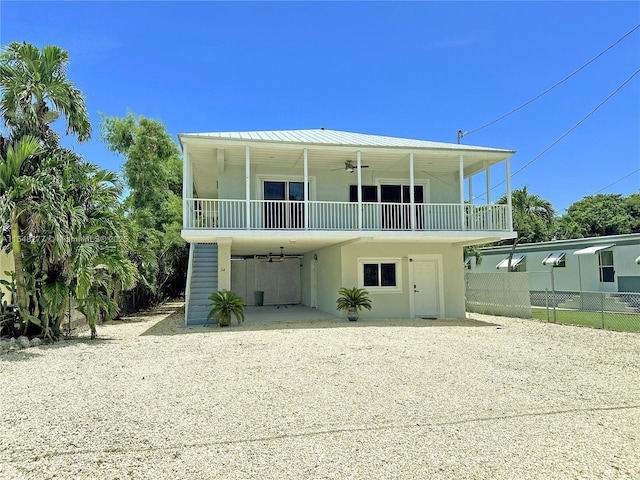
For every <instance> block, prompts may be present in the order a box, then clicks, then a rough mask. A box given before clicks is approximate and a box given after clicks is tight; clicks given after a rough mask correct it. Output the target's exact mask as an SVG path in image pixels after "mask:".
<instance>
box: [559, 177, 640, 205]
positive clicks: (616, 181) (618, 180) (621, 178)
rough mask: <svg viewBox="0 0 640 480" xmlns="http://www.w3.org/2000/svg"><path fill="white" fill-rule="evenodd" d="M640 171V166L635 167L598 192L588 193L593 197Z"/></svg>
mask: <svg viewBox="0 0 640 480" xmlns="http://www.w3.org/2000/svg"><path fill="white" fill-rule="evenodd" d="M638 172H640V168H637V169H635V170H634V171H633V172H630V173H627V174H626V175H624V176H622V177H620V178H619V179H617V180H615V181H614V182H611V183H610V184H609V185H607V186H606V187H602V188H601V189H600V190H598V191H597V192H596V193H592V194H591V195H588V196H589V197H593V196H594V195H597V194H599V193H600V192H602V191H603V190H606V189H607V188H609V187H612V186H614V185H615V184H616V183H618V182H621V181H622V180H624V179H625V178H629V177H630V176H631V175H633V174H634V173H638ZM568 208H569V207H565V208H563V209H562V210H567V209H568Z"/></svg>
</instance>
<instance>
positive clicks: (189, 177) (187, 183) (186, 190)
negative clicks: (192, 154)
mask: <svg viewBox="0 0 640 480" xmlns="http://www.w3.org/2000/svg"><path fill="white" fill-rule="evenodd" d="M192 198H193V167H192V166H191V159H190V158H189V150H188V147H187V144H186V143H185V144H184V145H183V146H182V228H192V227H194V226H195V220H194V218H193V211H194V208H195V205H190V202H191V201H192V200H190V199H192Z"/></svg>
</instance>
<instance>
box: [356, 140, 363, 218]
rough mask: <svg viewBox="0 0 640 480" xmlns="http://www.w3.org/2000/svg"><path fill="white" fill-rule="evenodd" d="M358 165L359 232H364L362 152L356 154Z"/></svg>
mask: <svg viewBox="0 0 640 480" xmlns="http://www.w3.org/2000/svg"><path fill="white" fill-rule="evenodd" d="M356 165H357V170H358V230H362V168H361V166H362V158H361V154H360V150H358V152H357V153H356Z"/></svg>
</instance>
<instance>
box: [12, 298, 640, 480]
mask: <svg viewBox="0 0 640 480" xmlns="http://www.w3.org/2000/svg"><path fill="white" fill-rule="evenodd" d="M181 312H182V305H181V304H177V303H176V304H167V305H165V306H164V307H162V308H160V309H158V310H156V311H154V312H150V313H148V314H146V315H141V316H139V317H130V318H128V319H127V320H126V321H125V322H114V323H112V324H108V325H103V326H100V327H98V334H99V335H100V336H99V338H98V340H96V341H91V340H89V339H88V338H87V336H86V335H85V334H80V335H79V337H78V338H76V339H73V340H70V341H61V342H58V343H56V344H54V345H50V346H41V347H35V348H30V349H27V350H23V351H19V352H11V353H8V354H5V355H2V356H0V405H1V408H2V410H1V413H0V415H1V420H2V434H1V435H0V478H3V479H13V478H16V479H19V478H34V479H46V478H69V479H81V478H87V479H97V478H99V479H125V478H127V479H128V478H135V479H146V478H149V479H176V478H186V479H200V478H202V479H209V478H214V479H215V478H220V479H283V478H295V479H386V478H399V479H426V478H436V479H439V478H451V479H458V478H459V479H494V478H497V479H554V478H557V479H573V478H575V479H615V478H624V479H626V478H640V335H638V334H631V333H618V332H609V331H602V330H592V329H588V328H579V327H568V326H558V325H552V324H546V323H541V322H537V321H531V320H529V321H527V320H518V319H510V318H503V317H489V316H483V315H472V318H473V319H476V320H480V321H479V322H452V324H451V325H444V326H443V325H442V324H443V323H444V322H437V323H430V321H429V320H419V321H415V320H414V321H412V320H407V321H406V322H404V323H403V322H399V321H395V322H384V321H376V322H371V321H370V322H365V321H360V322H357V323H356V324H353V323H349V322H346V321H337V320H336V321H320V322H307V323H298V324H296V325H295V326H292V325H289V324H262V325H261V324H244V325H242V326H237V325H236V324H235V322H234V324H233V325H232V327H230V328H226V329H220V328H218V327H209V328H205V327H199V328H191V329H184V328H180V327H179V324H180V323H181V322H182V313H181Z"/></svg>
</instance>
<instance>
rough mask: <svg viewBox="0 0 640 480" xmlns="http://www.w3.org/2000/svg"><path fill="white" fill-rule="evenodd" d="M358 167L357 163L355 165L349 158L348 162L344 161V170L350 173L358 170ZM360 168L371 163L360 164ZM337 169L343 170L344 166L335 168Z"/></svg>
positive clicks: (366, 166) (367, 166)
mask: <svg viewBox="0 0 640 480" xmlns="http://www.w3.org/2000/svg"><path fill="white" fill-rule="evenodd" d="M357 168H358V166H357V165H354V164H353V162H352V161H351V160H347V161H346V162H344V171H345V172H349V173H353V172H355V171H356V169H357ZM360 168H369V165H360ZM333 170H334V171H335V170H342V168H334V169H333Z"/></svg>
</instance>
